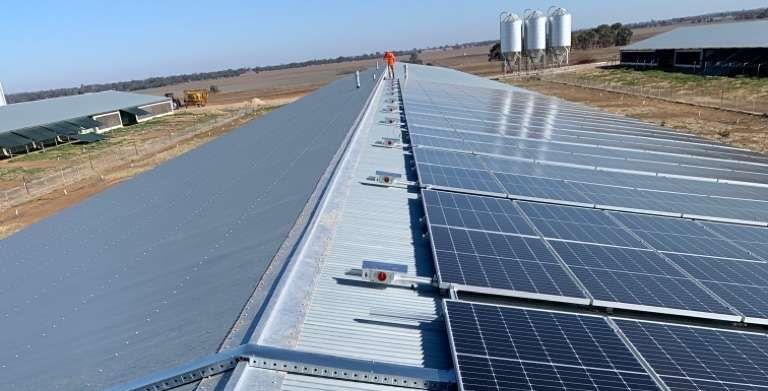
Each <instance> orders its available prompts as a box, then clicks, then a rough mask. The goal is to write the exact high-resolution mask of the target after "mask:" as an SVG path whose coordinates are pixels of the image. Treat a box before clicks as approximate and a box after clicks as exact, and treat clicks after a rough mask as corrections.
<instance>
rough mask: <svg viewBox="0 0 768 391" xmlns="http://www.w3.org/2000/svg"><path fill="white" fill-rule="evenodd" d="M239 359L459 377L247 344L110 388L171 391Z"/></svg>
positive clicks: (379, 375) (412, 379) (421, 383)
mask: <svg viewBox="0 0 768 391" xmlns="http://www.w3.org/2000/svg"><path fill="white" fill-rule="evenodd" d="M241 361H245V362H247V363H248V365H250V366H252V367H255V368H261V369H268V370H274V371H280V372H285V373H295V374H300V375H307V376H318V377H325V378H334V379H342V380H351V381H356V382H363V383H372V384H385V385H390V386H399V387H404V388H412V389H426V390H447V389H449V388H450V387H451V386H452V385H453V384H455V382H456V377H455V375H454V372H453V370H446V369H431V368H423V367H415V366H409V365H399V364H390V363H384V362H378V361H374V360H360V359H354V358H348V357H339V356H333V355H328V354H322V353H313V352H306V351H299V350H293V349H285V348H278V347H272V346H261V345H256V344H245V345H241V346H238V347H237V348H234V349H230V350H227V351H223V352H220V353H217V354H214V355H211V356H208V357H204V358H201V359H198V360H195V361H193V362H190V363H187V364H184V365H181V366H178V367H176V368H172V369H169V370H166V371H162V372H158V373H155V374H152V375H149V376H147V377H144V378H141V379H138V380H134V381H132V382H130V383H125V384H121V385H118V386H115V387H112V388H110V389H109V391H160V390H170V389H173V388H176V387H179V386H182V385H184V384H188V383H192V382H195V381H198V380H201V379H204V378H207V377H210V376H214V375H217V374H220V373H223V372H226V371H229V370H232V369H234V368H235V367H236V366H237V364H238V363H239V362H241Z"/></svg>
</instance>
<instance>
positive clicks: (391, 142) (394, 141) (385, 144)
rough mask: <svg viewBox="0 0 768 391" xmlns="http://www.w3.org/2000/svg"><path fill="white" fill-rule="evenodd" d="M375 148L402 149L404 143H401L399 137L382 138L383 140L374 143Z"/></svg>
mask: <svg viewBox="0 0 768 391" xmlns="http://www.w3.org/2000/svg"><path fill="white" fill-rule="evenodd" d="M371 145H373V146H374V147H382V148H402V147H403V143H402V142H400V139H399V138H397V137H382V138H381V140H376V141H374V142H373V144H371Z"/></svg>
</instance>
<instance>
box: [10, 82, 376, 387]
mask: <svg viewBox="0 0 768 391" xmlns="http://www.w3.org/2000/svg"><path fill="white" fill-rule="evenodd" d="M370 80H371V78H370V75H368V77H367V78H365V79H364V80H363V86H362V88H359V89H358V88H355V85H354V83H353V81H352V80H351V78H350V77H346V78H345V79H342V80H340V81H338V82H335V83H333V84H330V85H328V86H326V87H324V88H322V89H320V90H318V91H317V92H315V93H313V94H312V95H310V96H307V97H305V98H303V99H301V100H299V101H297V102H295V103H293V104H291V105H288V106H286V107H283V108H280V109H278V110H275V111H273V112H272V113H271V114H269V115H267V116H265V117H263V118H261V119H258V120H255V121H252V122H249V123H247V124H245V125H243V126H242V127H240V128H238V129H236V130H234V131H233V132H231V133H229V134H227V135H224V136H222V137H219V138H217V139H216V140H213V141H211V142H209V143H207V144H205V145H203V146H201V147H200V148H197V149H195V150H193V151H190V152H189V153H187V154H184V155H182V156H180V157H178V158H176V159H174V160H171V161H169V162H167V163H165V164H163V165H161V166H159V167H157V168H155V169H153V170H151V171H148V172H146V173H144V174H141V175H139V176H137V177H135V178H133V179H131V180H128V181H126V182H124V183H122V184H119V185H116V186H114V187H112V188H110V189H109V190H106V191H105V192H103V193H100V194H98V195H96V196H94V197H92V198H90V199H88V200H85V201H83V202H82V203H80V204H78V205H75V206H73V207H71V208H68V209H65V210H63V211H62V212H60V213H58V214H56V215H54V216H52V217H50V218H48V219H45V220H43V221H41V222H39V223H37V224H34V225H32V226H30V227H28V228H26V229H24V230H22V231H20V232H18V233H16V234H15V235H13V236H10V237H8V238H6V239H4V240H0V254H2V257H1V258H2V262H0V297H2V300H0V324H2V330H3V332H2V333H0V346H2V347H3V348H2V349H0V388H2V389H59V390H88V389H103V388H105V387H108V386H111V385H114V384H117V383H122V382H125V381H128V380H132V379H135V378H140V377H142V376H144V375H146V374H147V373H151V372H154V371H158V370H161V369H165V368H167V367H168V366H173V365H177V364H179V363H185V362H187V361H190V360H193V359H195V358H197V357H200V356H205V355H207V354H211V353H214V352H216V350H217V349H218V348H219V346H220V345H221V343H222V340H223V339H224V337H225V336H226V335H227V333H229V331H230V330H231V328H232V325H233V321H234V320H235V319H236V318H237V316H238V314H239V313H240V311H241V310H242V308H243V305H244V302H245V300H246V299H247V298H248V297H249V296H250V295H251V293H252V292H253V290H254V288H255V286H256V285H257V284H258V282H259V279H260V277H261V275H262V273H263V272H264V270H265V268H266V267H267V266H268V264H269V262H270V261H271V260H272V258H273V257H274V256H275V253H276V251H277V249H278V248H279V247H280V245H281V243H283V241H284V240H285V238H286V236H287V235H288V233H289V231H290V230H291V227H292V226H293V225H294V223H295V222H296V219H297V216H298V215H299V213H300V212H301V211H302V209H303V208H304V206H305V204H306V203H307V200H308V198H309V197H310V194H311V193H312V192H313V191H314V189H315V185H316V183H317V181H318V179H319V178H320V176H321V175H322V174H323V173H324V172H325V169H326V167H328V165H329V162H330V161H331V159H332V157H333V156H334V155H335V154H336V153H337V151H338V149H339V145H340V144H341V142H342V140H344V139H345V137H346V136H347V134H348V132H349V129H350V128H351V127H352V125H353V123H355V121H356V119H357V118H358V116H359V113H360V111H361V110H362V107H363V106H364V104H365V100H366V99H365V98H366V97H367V96H368V95H369V94H370V91H371V89H372V84H373V83H372V82H371V81H370ZM99 95H100V94H99ZM130 95H133V94H130ZM123 103H127V102H123ZM132 104H133V105H135V104H136V102H132ZM139 104H141V103H139ZM42 362H50V363H55V365H50V367H49V368H48V365H46V367H47V368H45V370H42V371H41V367H40V365H41V363H42Z"/></svg>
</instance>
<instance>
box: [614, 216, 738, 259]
mask: <svg viewBox="0 0 768 391" xmlns="http://www.w3.org/2000/svg"><path fill="white" fill-rule="evenodd" d="M612 215H613V216H615V217H616V218H617V219H618V220H619V221H621V222H622V224H624V225H626V226H627V227H628V228H629V229H630V230H632V231H633V232H634V233H635V234H636V235H637V236H639V237H641V238H642V239H643V240H644V241H645V242H647V243H648V244H649V245H650V246H651V247H653V248H655V249H657V250H659V251H663V252H674V253H683V254H697V255H706V256H713V257H722V258H736V259H742V258H743V259H753V257H751V256H750V255H749V254H748V253H747V251H746V250H744V249H742V248H739V247H737V246H736V245H735V244H734V243H733V242H730V241H727V240H724V239H721V238H719V237H718V236H717V235H715V234H714V233H712V232H710V231H708V230H707V229H706V228H704V226H703V225H701V224H698V223H697V222H695V221H692V220H687V219H675V218H666V217H658V216H644V215H639V214H629V213H613V214H612Z"/></svg>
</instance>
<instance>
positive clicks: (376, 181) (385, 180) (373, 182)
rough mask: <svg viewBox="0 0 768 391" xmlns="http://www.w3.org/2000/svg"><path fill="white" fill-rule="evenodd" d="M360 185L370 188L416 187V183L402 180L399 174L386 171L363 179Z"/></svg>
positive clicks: (377, 172)
mask: <svg viewBox="0 0 768 391" xmlns="http://www.w3.org/2000/svg"><path fill="white" fill-rule="evenodd" d="M360 183H362V184H364V185H370V186H381V187H398V188H401V189H405V188H407V187H408V186H415V185H416V182H411V181H406V180H404V179H403V176H402V175H401V174H398V173H394V172H387V171H376V175H371V176H369V177H367V178H365V180H362V181H360Z"/></svg>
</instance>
